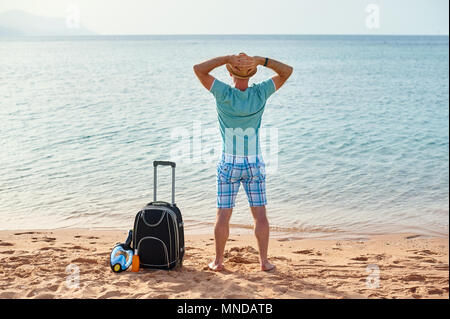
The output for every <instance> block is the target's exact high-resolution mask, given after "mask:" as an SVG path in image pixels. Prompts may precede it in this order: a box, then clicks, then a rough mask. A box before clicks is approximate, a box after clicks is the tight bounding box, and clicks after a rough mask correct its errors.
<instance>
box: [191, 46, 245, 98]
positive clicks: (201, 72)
mask: <svg viewBox="0 0 450 319" xmlns="http://www.w3.org/2000/svg"><path fill="white" fill-rule="evenodd" d="M247 58H248V56H246V55H245V56H243V55H242V54H239V55H225V56H219V57H217V58H214V59H211V60H208V61H205V62H203V63H200V64H196V65H194V73H195V75H197V77H198V79H199V80H200V82H201V83H202V84H203V86H204V87H205V88H206V89H207V90H208V91H209V90H211V86H212V85H213V83H214V77H213V76H212V75H210V74H209V73H210V72H211V71H212V70H214V69H215V68H218V67H219V66H222V65H224V64H231V65H232V67H246V66H249V65H250V64H249V61H248V59H247Z"/></svg>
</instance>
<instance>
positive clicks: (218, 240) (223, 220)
mask: <svg viewBox="0 0 450 319" xmlns="http://www.w3.org/2000/svg"><path fill="white" fill-rule="evenodd" d="M232 212H233V209H232V208H228V209H223V208H219V209H217V218H216V225H215V227H214V237H215V244H216V258H215V259H214V261H213V262H211V263H210V264H209V265H208V266H209V268H210V269H211V270H214V271H221V270H223V252H224V250H225V244H226V243H227V240H228V235H229V234H230V218H231V213H232Z"/></svg>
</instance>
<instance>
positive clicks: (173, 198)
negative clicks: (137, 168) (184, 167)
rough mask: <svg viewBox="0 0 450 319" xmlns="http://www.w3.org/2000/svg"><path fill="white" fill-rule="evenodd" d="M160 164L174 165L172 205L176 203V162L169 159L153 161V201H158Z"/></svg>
mask: <svg viewBox="0 0 450 319" xmlns="http://www.w3.org/2000/svg"><path fill="white" fill-rule="evenodd" d="M158 165H162V166H172V205H175V167H176V164H175V163H174V162H167V161H154V162H153V175H154V176H153V201H154V202H156V201H157V200H156V189H157V185H158V183H157V168H158Z"/></svg>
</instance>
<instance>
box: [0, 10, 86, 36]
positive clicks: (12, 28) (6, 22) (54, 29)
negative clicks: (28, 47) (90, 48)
mask: <svg viewBox="0 0 450 319" xmlns="http://www.w3.org/2000/svg"><path fill="white" fill-rule="evenodd" d="M69 22H70V21H69ZM72 25H74V24H70V23H69V24H67V22H66V19H64V18H53V17H44V16H38V15H34V14H31V13H28V12H25V11H20V10H10V11H5V12H1V13H0V37H8V36H12V37H15V36H70V35H75V36H80V35H95V33H94V32H92V31H90V30H88V29H86V28H84V27H83V26H82V25H79V27H70V26H72ZM75 26H76V25H75Z"/></svg>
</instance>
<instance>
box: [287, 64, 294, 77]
mask: <svg viewBox="0 0 450 319" xmlns="http://www.w3.org/2000/svg"><path fill="white" fill-rule="evenodd" d="M292 72H294V68H293V67H292V66H289V67H288V70H287V77H290V76H291V75H292Z"/></svg>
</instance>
